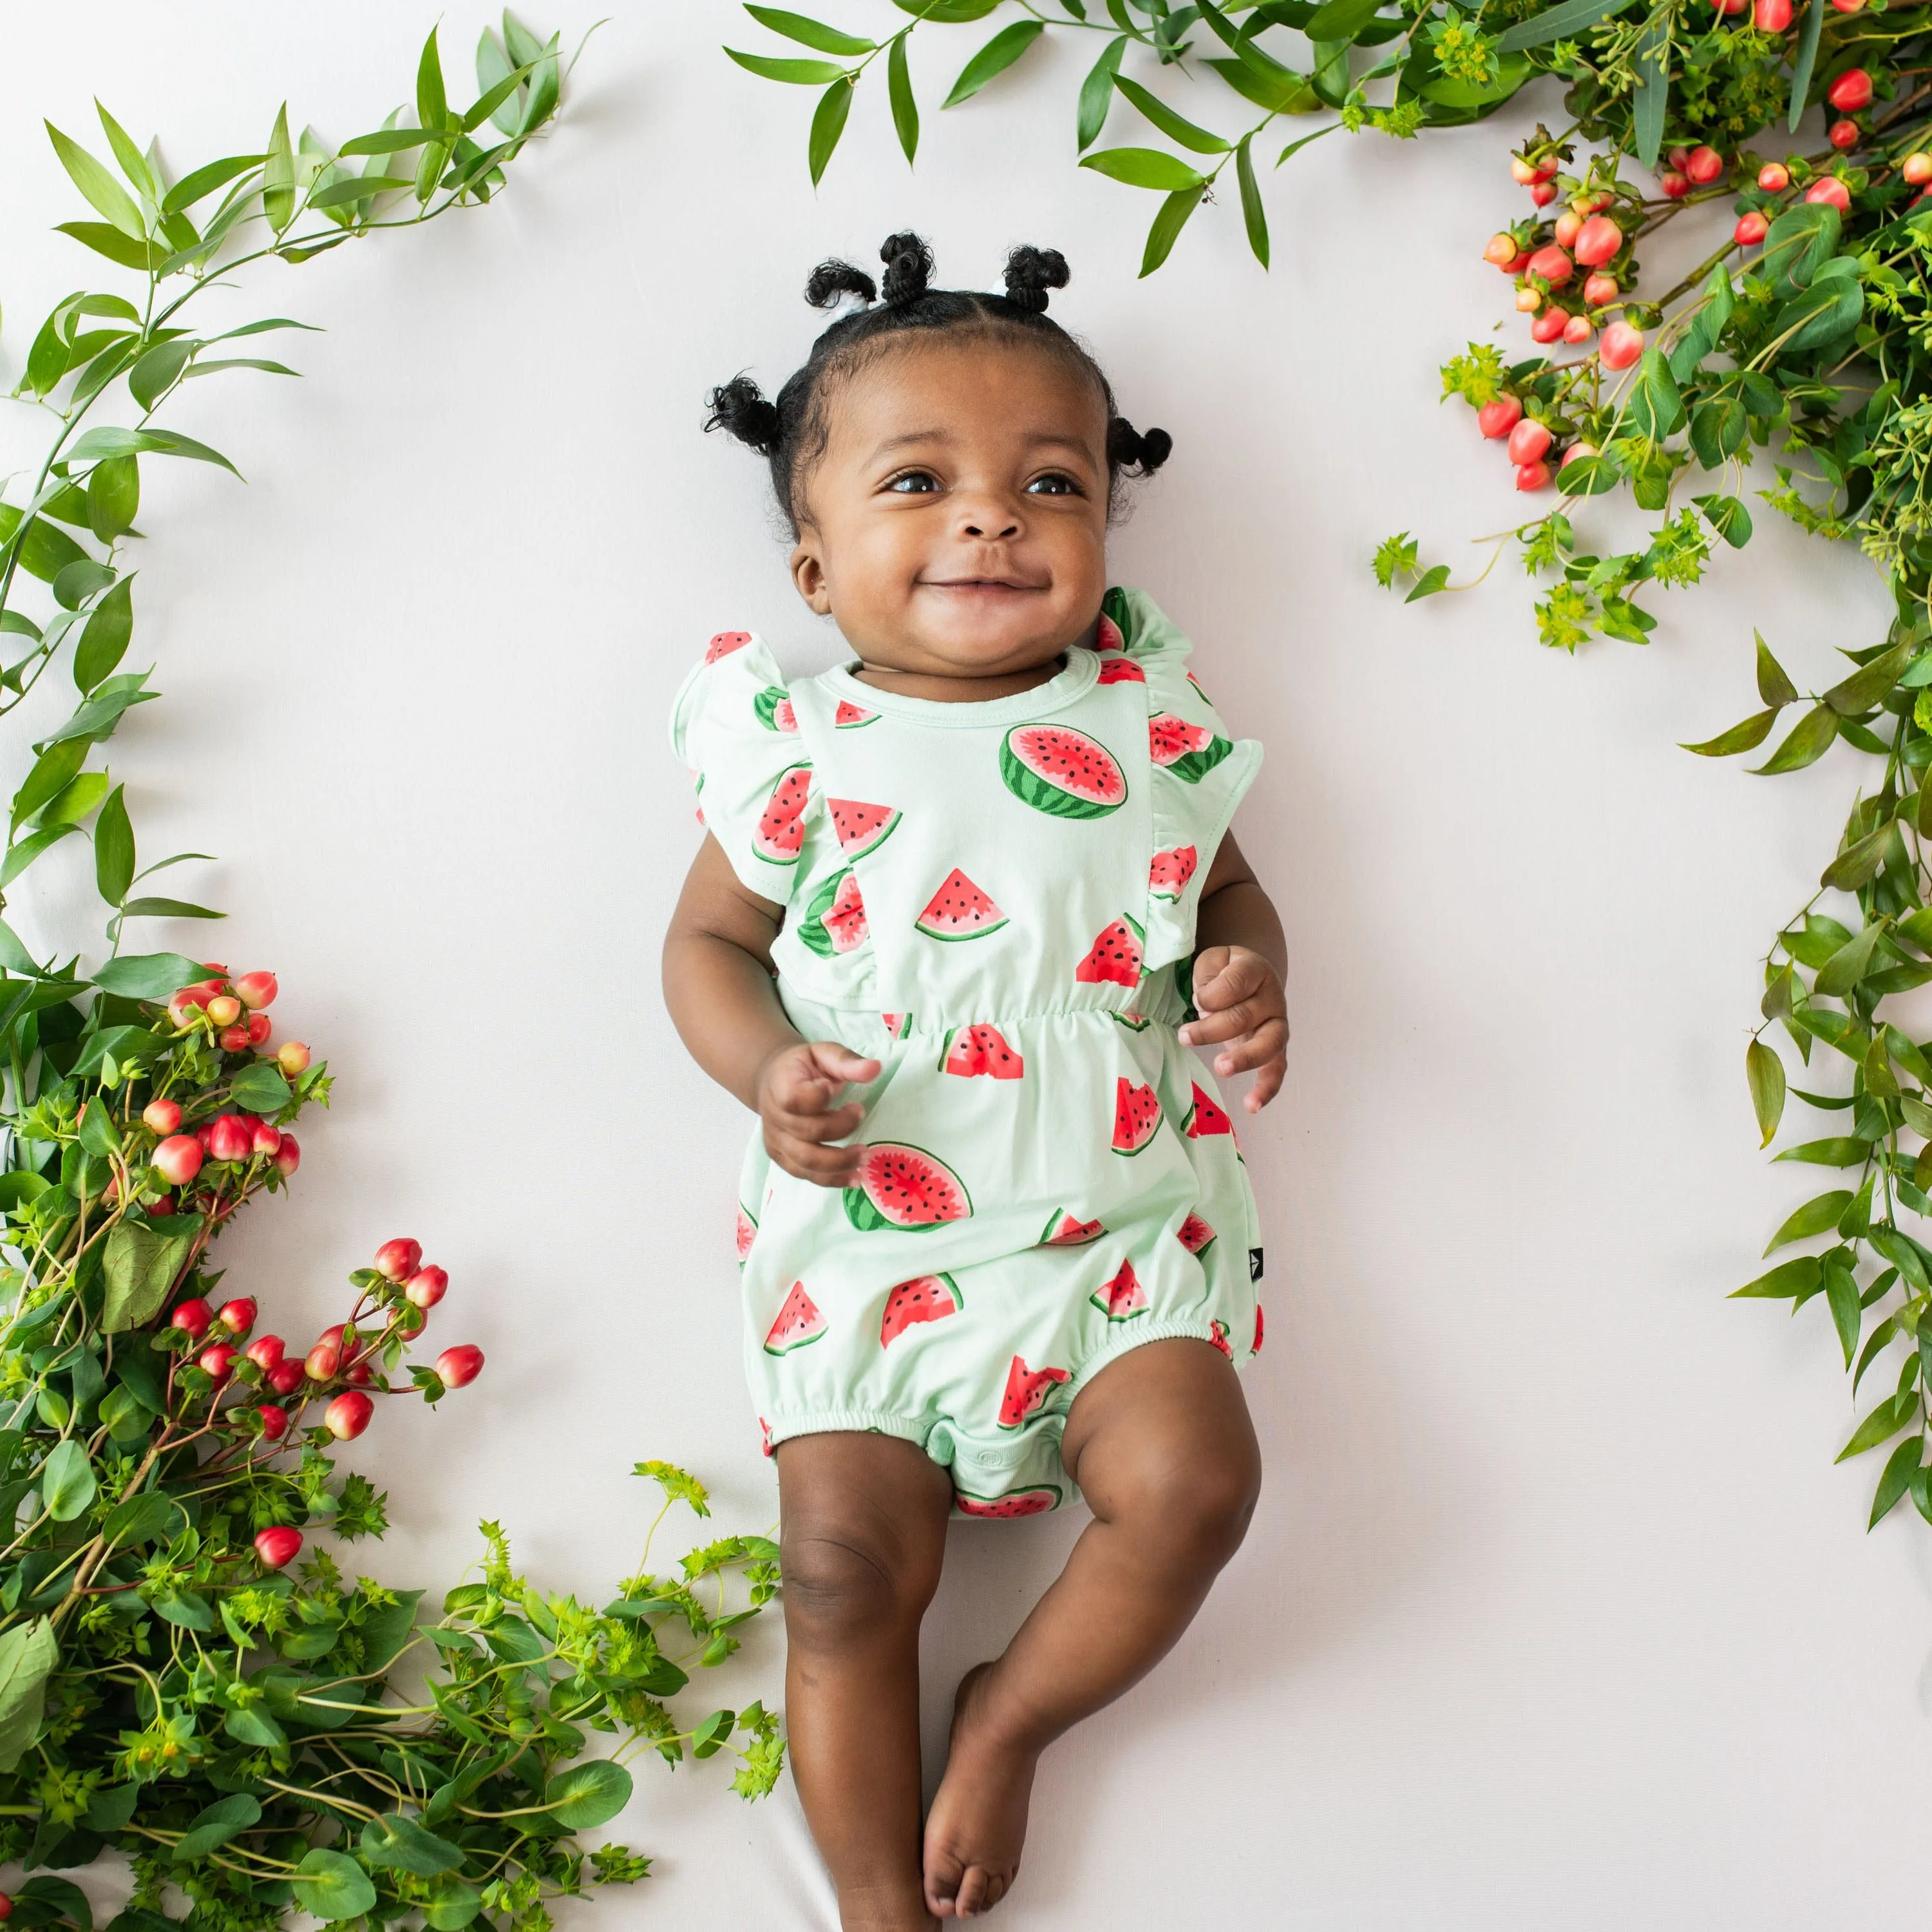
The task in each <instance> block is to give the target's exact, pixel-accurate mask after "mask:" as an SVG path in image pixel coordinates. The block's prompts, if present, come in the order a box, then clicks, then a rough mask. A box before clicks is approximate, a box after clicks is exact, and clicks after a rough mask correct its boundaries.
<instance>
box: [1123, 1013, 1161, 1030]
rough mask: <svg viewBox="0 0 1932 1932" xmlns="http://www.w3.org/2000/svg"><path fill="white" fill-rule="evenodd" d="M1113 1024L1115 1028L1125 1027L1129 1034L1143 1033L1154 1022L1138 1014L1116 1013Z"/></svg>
mask: <svg viewBox="0 0 1932 1932" xmlns="http://www.w3.org/2000/svg"><path fill="white" fill-rule="evenodd" d="M1114 1024H1115V1025H1116V1026H1124V1027H1125V1028H1127V1031H1128V1032H1130V1033H1145V1032H1146V1031H1147V1030H1148V1028H1149V1027H1151V1026H1152V1025H1154V1022H1153V1021H1152V1020H1151V1019H1145V1018H1144V1017H1143V1016H1142V1015H1141V1014H1139V1013H1116V1014H1115V1016H1114Z"/></svg>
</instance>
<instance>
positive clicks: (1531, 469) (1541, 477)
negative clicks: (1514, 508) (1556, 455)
mask: <svg viewBox="0 0 1932 1932" xmlns="http://www.w3.org/2000/svg"><path fill="white" fill-rule="evenodd" d="M1549 481H1550V465H1549V464H1548V463H1524V464H1523V466H1522V467H1521V468H1520V469H1518V470H1517V472H1516V487H1517V488H1518V489H1519V490H1541V489H1542V488H1543V487H1544V486H1545V485H1546V484H1548V482H1549Z"/></svg>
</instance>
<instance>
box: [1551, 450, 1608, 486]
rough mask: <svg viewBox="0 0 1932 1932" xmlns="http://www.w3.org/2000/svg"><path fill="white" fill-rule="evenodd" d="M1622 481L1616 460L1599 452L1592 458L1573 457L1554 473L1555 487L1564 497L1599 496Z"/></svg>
mask: <svg viewBox="0 0 1932 1932" xmlns="http://www.w3.org/2000/svg"><path fill="white" fill-rule="evenodd" d="M1622 481H1623V471H1622V469H1621V468H1619V466H1618V463H1617V460H1616V458H1615V457H1613V456H1610V455H1607V454H1606V453H1605V452H1603V451H1601V450H1599V451H1598V452H1597V454H1596V455H1594V456H1577V457H1573V458H1571V460H1569V461H1568V463H1565V464H1564V465H1563V466H1562V468H1561V469H1559V470H1558V471H1557V472H1556V487H1557V488H1558V489H1559V490H1561V491H1562V493H1563V494H1564V495H1565V496H1603V495H1604V494H1605V493H1607V491H1609V490H1614V489H1615V488H1616V487H1617V485H1618V484H1619V483H1621V482H1622Z"/></svg>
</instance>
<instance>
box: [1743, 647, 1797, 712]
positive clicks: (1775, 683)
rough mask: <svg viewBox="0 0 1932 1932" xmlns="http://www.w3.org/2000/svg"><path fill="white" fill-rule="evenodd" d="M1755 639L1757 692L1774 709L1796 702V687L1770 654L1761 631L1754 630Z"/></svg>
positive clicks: (1782, 667)
mask: <svg viewBox="0 0 1932 1932" xmlns="http://www.w3.org/2000/svg"><path fill="white" fill-rule="evenodd" d="M1751 635H1752V636H1753V637H1756V638H1757V694H1758V695H1759V697H1761V698H1763V700H1764V701H1765V702H1766V703H1767V704H1768V705H1769V706H1771V708H1772V709H1773V710H1774V711H1776V710H1779V709H1782V708H1783V707H1784V706H1785V705H1787V704H1796V703H1797V702H1798V687H1797V686H1796V685H1795V684H1793V682H1792V681H1791V680H1790V678H1788V677H1787V676H1785V674H1784V666H1783V665H1782V664H1780V663H1779V662H1778V660H1777V658H1775V657H1773V656H1772V654H1771V651H1770V648H1769V646H1767V645H1766V643H1765V641H1764V637H1763V634H1762V633H1760V632H1759V631H1753V632H1752V633H1751Z"/></svg>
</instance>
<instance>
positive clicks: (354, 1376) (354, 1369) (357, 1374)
mask: <svg viewBox="0 0 1932 1932" xmlns="http://www.w3.org/2000/svg"><path fill="white" fill-rule="evenodd" d="M374 1376H375V1371H374V1370H373V1369H371V1367H370V1366H369V1364H368V1363H367V1362H357V1363H355V1364H353V1365H352V1366H351V1367H349V1368H347V1369H346V1370H344V1372H343V1376H342V1379H343V1380H344V1382H353V1384H354V1385H356V1388H368V1386H369V1384H370V1382H371V1381H372V1380H373V1379H374Z"/></svg>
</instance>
